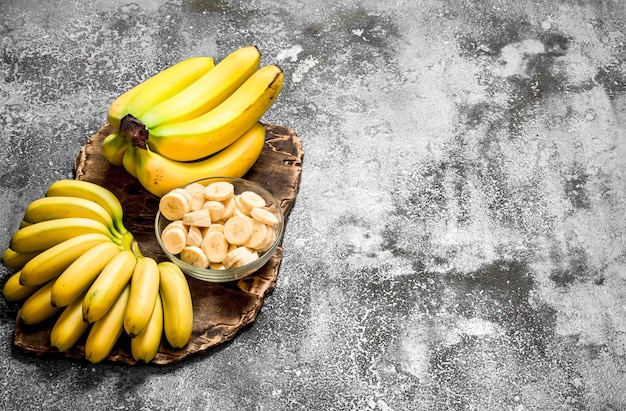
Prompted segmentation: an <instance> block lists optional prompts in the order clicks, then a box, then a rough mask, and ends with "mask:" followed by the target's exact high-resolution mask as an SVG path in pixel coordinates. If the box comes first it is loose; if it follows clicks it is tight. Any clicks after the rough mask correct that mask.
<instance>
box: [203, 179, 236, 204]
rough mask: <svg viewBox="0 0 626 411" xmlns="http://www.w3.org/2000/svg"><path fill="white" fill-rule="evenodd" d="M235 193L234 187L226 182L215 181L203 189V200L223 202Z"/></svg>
mask: <svg viewBox="0 0 626 411" xmlns="http://www.w3.org/2000/svg"><path fill="white" fill-rule="evenodd" d="M234 193H235V187H234V186H233V185H232V184H231V183H229V182H227V181H217V182H215V183H211V184H209V185H207V186H206V188H205V189H204V198H206V199H207V200H213V201H224V200H226V199H228V198H230V197H232V196H233V195H234Z"/></svg>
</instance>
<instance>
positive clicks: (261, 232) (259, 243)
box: [245, 219, 270, 250]
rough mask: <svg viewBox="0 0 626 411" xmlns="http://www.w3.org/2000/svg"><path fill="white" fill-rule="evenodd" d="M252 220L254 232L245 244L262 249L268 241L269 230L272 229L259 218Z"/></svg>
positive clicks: (255, 248)
mask: <svg viewBox="0 0 626 411" xmlns="http://www.w3.org/2000/svg"><path fill="white" fill-rule="evenodd" d="M250 221H251V223H252V234H251V235H250V238H249V239H248V241H246V243H245V246H246V247H248V248H251V249H253V250H260V249H261V248H262V247H263V246H264V244H265V243H266V242H267V237H268V236H269V235H270V233H269V232H268V231H269V230H270V229H269V228H268V226H267V225H265V224H263V223H262V222H260V221H258V220H255V219H252V220H250Z"/></svg>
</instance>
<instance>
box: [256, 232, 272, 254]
mask: <svg viewBox="0 0 626 411" xmlns="http://www.w3.org/2000/svg"><path fill="white" fill-rule="evenodd" d="M266 227H268V230H267V236H266V237H265V243H263V244H262V245H260V246H259V248H257V251H259V252H261V253H263V252H265V251H267V250H269V249H270V248H271V247H272V245H273V244H274V241H275V240H276V232H275V231H274V230H273V229H272V228H270V227H269V226H266Z"/></svg>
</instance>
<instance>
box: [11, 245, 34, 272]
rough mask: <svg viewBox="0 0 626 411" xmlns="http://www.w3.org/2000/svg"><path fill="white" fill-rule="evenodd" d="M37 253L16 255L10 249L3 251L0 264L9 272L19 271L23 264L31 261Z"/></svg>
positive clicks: (16, 253) (15, 252)
mask: <svg viewBox="0 0 626 411" xmlns="http://www.w3.org/2000/svg"><path fill="white" fill-rule="evenodd" d="M37 254H39V252H34V253H18V252H17V251H15V250H12V249H11V248H7V249H6V250H4V253H3V254H2V264H3V265H4V266H5V267H6V268H8V269H10V270H20V269H21V268H22V267H24V264H26V263H27V262H29V261H30V260H32V259H33V258H34V257H35V256H36V255H37Z"/></svg>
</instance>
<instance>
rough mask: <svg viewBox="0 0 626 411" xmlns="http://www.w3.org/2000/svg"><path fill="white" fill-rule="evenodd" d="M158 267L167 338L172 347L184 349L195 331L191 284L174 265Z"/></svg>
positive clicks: (163, 264) (167, 262) (166, 263)
mask: <svg viewBox="0 0 626 411" xmlns="http://www.w3.org/2000/svg"><path fill="white" fill-rule="evenodd" d="M158 265H159V273H160V285H159V292H160V294H161V301H162V303H163V329H164V331H165V338H166V339H167V341H168V342H169V344H170V345H171V346H172V347H174V348H182V347H184V346H185V345H186V344H187V342H188V341H189V339H190V338H191V332H192V330H193V305H192V301H191V292H190V290H189V283H187V278H186V277H185V275H184V274H183V272H182V271H181V270H180V268H179V267H178V266H177V265H175V264H174V263H172V262H169V261H164V262H161V263H159V264H158Z"/></svg>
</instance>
